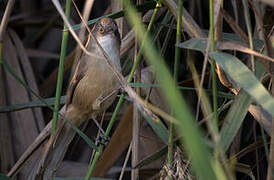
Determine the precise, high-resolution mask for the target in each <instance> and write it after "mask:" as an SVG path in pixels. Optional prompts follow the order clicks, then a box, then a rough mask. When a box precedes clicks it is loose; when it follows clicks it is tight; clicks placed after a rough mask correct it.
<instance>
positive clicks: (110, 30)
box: [93, 18, 121, 44]
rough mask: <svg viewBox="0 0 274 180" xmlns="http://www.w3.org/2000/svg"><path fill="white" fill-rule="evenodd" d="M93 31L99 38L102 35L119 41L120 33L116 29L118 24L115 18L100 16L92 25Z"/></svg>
mask: <svg viewBox="0 0 274 180" xmlns="http://www.w3.org/2000/svg"><path fill="white" fill-rule="evenodd" d="M93 32H94V34H95V35H96V37H97V39H98V40H99V39H100V38H101V37H103V36H109V37H111V38H115V39H116V40H118V42H119V44H120V43H121V39H120V33H119V31H118V26H117V24H116V22H115V20H113V19H111V18H102V19H100V21H98V22H97V23H96V24H95V25H94V27H93Z"/></svg>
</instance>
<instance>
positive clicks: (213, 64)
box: [209, 0, 218, 132]
mask: <svg viewBox="0 0 274 180" xmlns="http://www.w3.org/2000/svg"><path fill="white" fill-rule="evenodd" d="M209 25H210V27H209V31H210V32H209V33H210V51H211V52H213V51H214V50H215V42H214V4H213V0H209ZM215 69H216V62H215V60H214V59H212V58H211V74H212V89H213V113H214V116H213V117H214V118H213V119H214V126H215V132H218V114H217V109H218V103H217V78H216V73H215Z"/></svg>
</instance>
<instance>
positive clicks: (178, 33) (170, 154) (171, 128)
mask: <svg viewBox="0 0 274 180" xmlns="http://www.w3.org/2000/svg"><path fill="white" fill-rule="evenodd" d="M182 9H183V0H179V2H178V16H177V30H176V44H178V43H179V42H180V41H181V23H182ZM180 57H181V49H180V48H179V47H178V46H176V48H175V60H174V75H173V79H174V81H175V83H176V86H177V81H178V69H179V60H180ZM173 138H174V123H172V122H170V125H169V138H168V153H167V160H168V166H169V168H171V167H172V162H173V146H174V145H173V141H174V140H173Z"/></svg>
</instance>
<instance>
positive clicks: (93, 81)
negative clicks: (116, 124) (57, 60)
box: [28, 18, 121, 180]
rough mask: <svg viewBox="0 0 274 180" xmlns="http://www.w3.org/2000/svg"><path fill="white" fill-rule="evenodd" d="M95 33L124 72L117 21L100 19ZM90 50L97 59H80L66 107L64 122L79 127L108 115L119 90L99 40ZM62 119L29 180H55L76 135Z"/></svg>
mask: <svg viewBox="0 0 274 180" xmlns="http://www.w3.org/2000/svg"><path fill="white" fill-rule="evenodd" d="M91 33H92V35H93V37H95V38H96V40H97V42H98V43H99V44H100V46H101V48H102V49H103V50H104V52H105V53H106V54H107V56H108V57H109V59H110V60H111V62H112V63H113V65H114V66H115V68H117V70H118V71H121V65H120V45H121V39H120V34H119V31H118V27H117V24H116V22H115V20H113V19H111V18H102V19H100V20H99V21H98V22H97V23H95V25H94V26H93V28H92V30H91ZM86 48H87V50H88V51H89V53H91V54H94V55H95V56H90V55H88V54H85V53H83V54H82V56H81V57H80V59H79V61H78V64H77V66H76V68H75V72H74V74H73V76H72V79H71V81H70V84H69V88H68V91H67V96H66V103H65V113H64V118H66V119H67V120H68V121H70V122H71V123H72V124H74V125H75V126H80V125H81V124H82V123H83V122H85V121H87V120H89V119H92V118H96V116H97V115H98V114H100V113H102V112H103V111H105V110H106V109H107V108H108V107H109V106H110V105H111V104H112V103H113V101H114V100H115V97H116V95H117V93H118V90H119V81H118V79H117V77H116V76H115V74H114V72H113V71H112V69H111V68H110V67H109V65H108V64H107V62H106V60H105V58H106V57H105V56H104V52H103V51H102V49H101V48H100V47H99V46H98V44H97V43H96V42H95V40H94V39H92V38H89V41H88V43H87V46H86ZM60 119H61V120H59V121H58V125H57V130H56V133H55V135H54V136H51V137H50V139H49V140H48V142H47V143H46V144H45V146H44V147H43V151H42V156H41V158H40V159H39V161H38V162H37V163H38V164H37V165H36V166H35V167H34V168H33V170H32V171H31V173H30V176H29V178H28V179H29V180H39V179H43V180H47V179H53V177H54V173H55V172H56V170H57V168H58V166H59V164H60V163H61V161H62V159H63V158H64V155H65V153H66V151H67V149H68V146H69V144H70V142H71V141H72V139H73V137H74V135H75V131H74V130H73V129H72V128H71V126H70V125H69V124H68V123H65V121H64V120H62V118H60Z"/></svg>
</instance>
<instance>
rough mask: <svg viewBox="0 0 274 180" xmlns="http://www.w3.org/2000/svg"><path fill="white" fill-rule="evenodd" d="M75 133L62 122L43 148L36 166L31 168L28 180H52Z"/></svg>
mask: <svg viewBox="0 0 274 180" xmlns="http://www.w3.org/2000/svg"><path fill="white" fill-rule="evenodd" d="M74 135H75V131H74V130H73V129H72V128H71V127H70V126H69V125H68V124H66V123H64V122H62V123H61V125H59V127H58V128H57V131H56V134H55V135H54V136H52V137H50V139H49V140H48V142H47V143H46V144H45V146H44V147H43V148H44V149H43V152H42V155H41V158H39V159H40V160H39V161H37V165H36V166H35V167H34V168H33V170H32V172H31V174H30V176H29V178H28V179H29V180H40V179H41V180H52V179H53V176H54V174H55V172H56V170H57V168H58V166H59V164H60V163H61V161H62V160H63V158H64V156H65V153H66V152H67V149H68V146H69V144H70V142H71V141H72V140H73V137H74Z"/></svg>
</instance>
